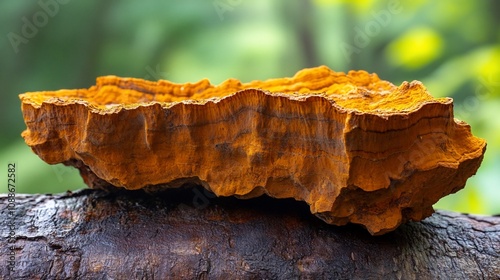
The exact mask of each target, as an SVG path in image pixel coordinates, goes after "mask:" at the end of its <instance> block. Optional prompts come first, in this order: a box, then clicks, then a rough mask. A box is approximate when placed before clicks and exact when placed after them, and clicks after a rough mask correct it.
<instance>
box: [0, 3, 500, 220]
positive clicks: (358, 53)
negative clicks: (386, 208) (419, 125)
mask: <svg viewBox="0 0 500 280" xmlns="http://www.w3.org/2000/svg"><path fill="white" fill-rule="evenodd" d="M499 13H500V2H499V1H494V0H490V1H487V0H482V1H469V0H443V1H430V0H418V1H375V0H356V1H346V0H310V1H293V2H292V1H286V0H277V1H265V0H253V1H248V0H239V1H236V0H210V1H202V0H187V1H161V0H145V1H134V0H123V1H112V0H110V1H71V0H40V1H2V2H0V15H1V16H0V22H1V24H0V31H1V32H0V34H2V35H3V36H2V39H1V44H0V58H1V64H0V83H1V85H2V90H1V93H0V94H1V102H0V113H1V120H2V121H1V122H0V129H1V131H2V133H1V138H0V144H1V146H0V147H1V148H0V159H1V164H2V165H1V166H3V168H1V170H0V176H1V178H6V169H7V168H6V166H7V163H8V162H15V163H16V164H17V167H18V168H17V178H18V181H17V187H18V189H17V190H18V192H23V193H46V192H61V191H65V190H67V189H77V188H82V187H84V184H83V182H82V180H81V179H80V177H79V175H78V172H77V171H76V170H74V169H72V168H69V167H64V166H60V165H56V166H50V165H47V164H45V163H44V162H42V161H41V160H40V159H39V158H38V157H37V156H36V155H34V154H33V153H32V152H31V151H30V149H29V148H28V147H27V146H26V145H25V144H24V142H23V140H22V138H21V137H20V133H21V131H22V130H23V129H24V128H25V125H24V123H23V119H22V115H21V111H20V102H19V99H18V96H17V95H18V94H19V93H22V92H26V91H39V90H56V89H60V88H86V87H89V86H90V85H93V84H94V81H95V77H97V76H100V75H107V74H114V75H119V76H132V77H140V78H146V79H150V80H157V79H161V78H163V79H169V80H172V81H174V82H179V83H181V82H193V81H197V80H200V79H202V78H209V79H210V80H211V81H212V83H216V84H217V83H220V82H222V81H223V80H225V79H226V78H228V77H234V78H238V79H241V80H243V81H250V80H254V79H268V78H273V77H282V76H290V75H293V74H294V73H295V72H296V71H298V70H299V69H301V68H304V67H312V66H317V65H322V64H324V65H328V66H329V67H330V68H332V69H335V70H337V71H348V70H350V69H364V70H367V71H369V72H376V73H377V74H378V75H379V76H380V77H381V78H383V79H386V80H389V81H392V82H393V83H395V84H400V83H401V82H402V81H404V80H414V79H415V80H421V81H423V82H424V84H426V86H427V87H428V89H429V91H430V92H431V94H433V95H434V96H436V97H440V96H450V97H453V98H454V100H455V113H456V117H457V118H459V119H462V120H465V121H466V122H468V123H469V124H471V126H472V130H473V132H474V134H475V135H477V136H479V137H482V138H485V139H486V140H487V141H488V149H487V153H486V156H485V158H484V161H483V164H482V167H481V168H480V169H479V171H478V174H477V175H476V176H475V177H473V178H471V179H469V181H468V183H467V187H466V188H465V190H463V191H460V192H459V193H457V194H455V195H451V196H449V197H447V198H444V199H442V200H441V201H440V202H439V203H438V204H437V207H438V208H446V209H451V210H455V211H462V212H473V213H483V214H498V213H500V196H499V186H498V184H499V183H500V172H499V171H500V157H499V151H500V129H499V128H500V118H498V116H496V114H497V113H498V111H499V110H500V63H499V62H500V43H499V42H500V29H499V28H498V26H499V25H500V14H499ZM30 26H31V28H30ZM23 32H24V33H23ZM16 36H17V37H16ZM2 192H6V188H3V189H2Z"/></svg>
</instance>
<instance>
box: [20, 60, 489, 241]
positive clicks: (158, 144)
mask: <svg viewBox="0 0 500 280" xmlns="http://www.w3.org/2000/svg"><path fill="white" fill-rule="evenodd" d="M20 98H21V100H22V111H23V115H24V120H25V122H26V125H27V130H26V131H24V132H23V133H22V136H23V137H24V139H25V141H26V143H27V144H28V145H29V146H30V147H31V148H32V150H33V151H34V152H35V153H36V154H37V155H38V156H40V158H42V159H43V160H44V161H46V162H47V163H50V164H56V163H65V164H68V165H73V166H75V167H77V168H78V169H80V172H81V174H82V177H83V179H84V181H85V182H86V183H87V184H88V185H89V186H90V187H92V188H108V187H109V186H115V187H123V188H126V189H130V190H135V189H141V188H155V189H157V188H174V187H179V186H180V185H182V184H184V183H186V182H193V183H198V184H201V185H202V186H204V187H205V188H207V189H208V190H210V191H212V192H214V193H215V194H216V195H218V196H236V197H238V198H252V197H256V196H260V195H262V194H267V195H269V196H271V197H275V198H294V199H296V200H301V201H305V202H306V203H307V204H309V206H310V210H311V212H312V213H314V214H316V215H317V216H318V217H319V218H321V219H323V220H324V221H325V222H327V223H330V224H335V225H343V224H346V223H356V224H361V225H363V226H364V227H366V228H367V229H368V231H369V232H370V233H371V234H374V235H377V234H383V233H385V232H388V231H391V230H394V229H395V228H396V227H398V226H399V225H400V224H401V223H403V222H405V221H408V220H414V221H419V220H421V219H423V218H425V217H427V216H429V215H430V214H431V213H432V212H433V209H432V205H433V204H434V203H436V202H437V201H438V200H439V199H440V198H441V197H443V196H445V195H448V194H450V193H453V192H456V191H458V190H460V189H461V188H463V187H464V185H465V182H466V180H467V178H469V177H470V176H472V175H474V174H475V173H476V171H477V169H478V168H479V165H480V164H481V161H482V158H483V154H484V152H485V149H486V142H485V141H484V140H482V139H479V138H477V137H474V136H473V135H472V134H471V131H470V127H469V125H467V124H466V123H464V122H462V121H459V120H456V119H454V118H453V103H452V99H450V98H437V99H436V98H433V97H432V96H431V95H430V94H429V93H428V92H427V90H426V89H425V87H424V86H423V85H422V84H421V83H420V82H418V81H413V82H411V83H408V82H404V83H403V84H402V85H401V86H399V87H398V86H395V85H393V84H391V83H390V82H387V81H383V80H380V79H379V78H378V77H377V75H376V74H369V73H367V72H365V71H350V72H349V73H347V74H344V73H338V72H334V71H332V70H330V69H329V68H327V67H325V66H322V67H317V68H312V69H304V70H302V71H300V72H298V73H297V74H296V75H295V76H294V77H291V78H282V79H272V80H267V81H254V82H250V83H241V82H239V81H238V80H234V79H229V80H227V81H225V82H223V83H222V84H220V85H218V86H214V85H211V84H210V83H209V82H208V81H207V80H202V81H200V82H197V83H193V84H191V83H187V84H174V83H171V82H169V81H163V80H161V81H158V82H151V81H145V80H141V79H134V78H119V77H115V76H106V77H99V78H98V79H97V84H96V85H95V86H92V87H90V88H89V89H76V90H59V91H52V92H31V93H25V94H21V95H20Z"/></svg>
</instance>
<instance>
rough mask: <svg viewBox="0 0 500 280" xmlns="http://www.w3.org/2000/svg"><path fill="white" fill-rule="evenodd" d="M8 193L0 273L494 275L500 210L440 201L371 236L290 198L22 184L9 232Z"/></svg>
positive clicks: (499, 255)
mask: <svg viewBox="0 0 500 280" xmlns="http://www.w3.org/2000/svg"><path fill="white" fill-rule="evenodd" d="M7 200H8V198H7V196H6V195H3V196H1V197H0V201H1V203H0V208H1V209H2V212H1V214H0V216H1V223H2V226H1V229H0V232H1V237H0V238H1V239H0V240H1V244H2V246H1V247H0V253H1V256H0V260H1V263H2V265H1V266H0V278H1V279H9V278H10V279H299V278H300V279H500V277H499V275H500V217H479V216H471V215H463V214H458V213H451V212H444V211H439V212H437V213H435V214H434V215H433V216H431V217H429V218H427V219H425V220H424V221H422V222H418V223H416V222H415V223H408V224H405V225H402V226H401V227H400V228H398V229H397V230H396V231H394V232H391V233H388V234H386V235H383V236H376V237H373V236H370V235H369V234H368V233H367V232H366V230H365V229H363V228H361V227H359V226H354V225H348V226H344V227H337V226H331V225H328V224H326V223H324V222H322V221H321V220H319V219H318V218H316V217H315V216H313V215H311V214H310V212H309V210H308V207H307V205H305V204H304V203H301V202H296V201H293V200H276V199H271V198H268V197H260V198H256V199H251V200H238V199H235V198H214V197H213V195H211V194H210V193H207V192H205V191H204V190H202V189H200V188H199V187H196V188H188V189H183V190H169V191H166V192H163V193H161V194H154V195H151V194H147V193H144V192H142V191H129V192H125V191H120V192H114V193H108V192H104V191H98V190H88V189H87V190H82V191H78V192H76V193H67V194H59V195H17V196H16V208H15V211H16V212H15V224H16V229H15V236H14V238H13V239H12V240H10V239H9V238H8V237H7V236H8V235H9V230H8V223H9V222H10V221H11V218H12V216H9V215H8V213H9V211H7V202H8V201H7ZM9 241H14V243H9ZM10 246H14V249H15V256H16V264H15V269H14V272H11V271H9V270H8V267H7V265H6V263H7V261H8V257H9V252H10V251H9V250H10V249H9V247H10Z"/></svg>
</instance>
